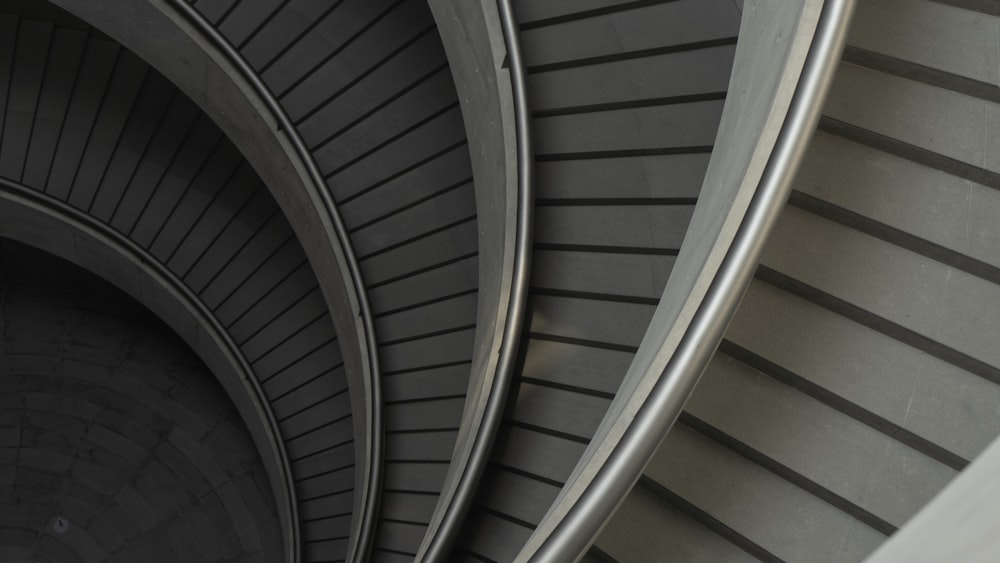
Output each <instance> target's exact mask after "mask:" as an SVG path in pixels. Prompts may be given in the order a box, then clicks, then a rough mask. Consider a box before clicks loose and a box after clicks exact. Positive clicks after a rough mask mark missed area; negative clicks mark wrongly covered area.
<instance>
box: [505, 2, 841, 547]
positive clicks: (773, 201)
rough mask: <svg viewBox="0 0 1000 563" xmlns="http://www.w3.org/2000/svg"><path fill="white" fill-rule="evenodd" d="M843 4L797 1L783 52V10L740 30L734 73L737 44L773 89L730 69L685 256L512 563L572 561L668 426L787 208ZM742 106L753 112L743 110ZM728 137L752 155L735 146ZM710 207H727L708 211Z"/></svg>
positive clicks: (750, 12)
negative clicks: (602, 412) (614, 389)
mask: <svg viewBox="0 0 1000 563" xmlns="http://www.w3.org/2000/svg"><path fill="white" fill-rule="evenodd" d="M854 1H855V0H825V1H824V0H803V2H802V4H801V5H800V7H801V16H800V17H798V18H797V22H795V24H794V26H793V29H792V30H791V31H792V34H791V36H790V37H786V38H785V39H786V43H784V44H783V43H782V42H781V38H782V36H781V32H780V31H778V30H775V29H774V24H775V23H777V22H778V21H779V20H780V19H781V18H782V17H789V10H788V6H786V5H784V3H772V4H771V5H770V8H771V9H772V10H777V12H772V14H771V16H772V17H771V18H760V19H761V20H762V21H760V22H756V23H757V24H758V25H759V27H757V28H753V29H752V30H749V31H748V30H747V29H746V28H744V29H742V30H741V33H740V43H739V44H738V47H737V63H738V62H739V60H740V58H741V52H742V56H744V57H746V56H747V53H748V50H749V48H748V47H747V46H746V45H748V44H749V45H750V46H751V48H752V47H757V48H758V49H759V50H760V51H762V53H757V58H758V59H761V61H762V62H763V63H764V64H765V65H767V64H771V65H772V66H771V67H770V69H769V70H770V72H771V73H772V74H771V75H770V76H771V77H773V78H775V79H776V80H775V82H774V83H766V80H767V78H768V74H767V73H766V72H764V73H757V72H753V73H751V72H748V71H747V70H746V69H744V70H743V73H742V74H738V73H740V72H741V69H740V67H738V66H737V67H736V69H735V70H734V74H733V78H732V80H731V84H730V96H729V97H727V102H726V106H725V109H724V113H723V123H722V125H721V126H720V133H719V137H718V139H717V146H716V150H715V151H714V152H713V155H712V162H711V163H710V165H709V171H708V173H707V174H706V178H705V184H704V185H703V192H702V197H700V198H699V202H698V206H697V207H696V210H695V215H694V216H693V217H692V225H691V227H690V228H689V230H688V234H687V236H686V237H685V247H686V248H682V249H681V254H680V255H679V256H678V259H677V262H676V263H675V266H674V271H673V273H672V275H671V279H670V281H669V282H668V284H667V288H666V289H665V290H664V293H663V297H662V298H661V300H660V304H659V306H658V307H657V310H656V313H655V314H654V317H653V321H652V322H651V324H650V328H649V329H648V330H647V333H646V335H645V337H644V338H643V342H642V344H641V345H640V347H639V350H638V352H637V353H636V356H635V359H634V360H633V362H632V365H631V366H630V367H629V371H628V373H627V374H626V378H625V382H624V383H623V385H622V388H621V390H620V391H619V393H618V395H617V396H616V397H615V400H614V401H613V403H612V405H611V408H610V409H609V412H608V414H607V416H605V418H604V420H603V421H602V423H601V427H600V428H599V429H598V432H597V435H595V437H594V439H593V440H592V442H591V445H590V446H589V447H588V449H587V451H586V452H585V453H584V457H583V459H582V460H581V461H580V463H579V464H578V465H577V467H576V469H575V470H574V472H573V474H572V475H571V476H570V479H569V480H568V481H567V484H566V485H565V486H564V487H563V489H562V491H561V493H560V496H559V497H558V498H557V499H556V503H554V505H553V507H552V508H550V510H549V512H548V513H547V514H546V515H545V517H544V518H543V520H542V522H541V523H540V524H539V526H538V527H537V528H536V530H535V533H534V534H532V536H531V538H529V541H528V543H527V545H526V546H525V547H524V549H522V551H521V552H520V553H519V554H518V556H517V560H518V561H528V560H530V561H570V560H575V559H579V558H580V557H582V556H583V554H584V552H585V551H586V549H587V548H588V547H589V546H590V544H591V543H592V542H593V541H594V539H595V538H596V536H597V534H598V533H599V532H600V530H601V528H602V527H603V526H604V524H605V523H606V521H607V520H608V518H610V517H611V515H612V514H613V513H614V511H615V509H616V508H617V507H618V505H619V504H620V503H621V502H622V501H623V500H624V498H625V496H626V495H627V493H628V491H629V490H630V489H631V488H632V486H633V485H634V484H635V482H636V480H638V478H639V476H640V475H641V474H642V471H643V469H644V467H645V466H646V464H647V463H648V461H649V460H650V458H651V457H652V456H653V454H654V453H655V451H656V449H657V448H658V447H659V444H660V443H661V442H662V440H663V438H664V437H665V436H666V434H667V432H668V431H669V429H670V427H671V426H672V425H673V423H674V421H675V420H676V419H677V417H678V416H679V414H680V411H681V409H682V408H683V406H684V403H685V402H686V401H687V399H688V397H689V396H690V394H691V393H692V392H693V390H694V388H695V385H696V384H697V382H698V379H699V378H700V377H701V374H702V372H703V371H704V369H705V367H706V366H707V364H708V361H709V360H710V359H711V357H712V355H713V354H714V352H715V350H716V348H717V347H718V344H719V342H720V341H721V339H722V336H723V333H724V332H725V329H726V327H727V326H728V324H729V321H730V319H731V318H732V316H733V314H734V313H735V312H736V308H737V306H738V305H739V302H740V300H741V299H742V296H743V293H744V292H745V291H746V288H747V286H748V285H749V283H750V280H751V279H752V276H753V272H754V270H755V269H756V265H757V263H758V261H759V259H760V255H761V253H762V251H763V247H764V243H765V241H766V239H767V236H768V234H769V233H770V231H771V230H772V228H773V226H774V223H775V222H776V220H777V217H778V215H779V213H780V211H781V209H782V208H783V206H784V203H785V201H786V200H787V198H788V194H789V191H790V189H791V182H792V179H793V177H794V175H795V172H796V171H797V169H798V166H799V164H800V163H801V160H802V157H803V155H804V152H805V147H806V145H807V143H808V141H809V139H810V137H811V135H812V131H813V130H814V129H815V127H816V123H817V121H818V119H819V111H820V108H821V106H822V103H823V100H824V97H825V94H826V92H827V91H828V89H829V85H830V83H831V81H832V76H833V73H834V70H835V69H836V65H837V62H838V61H839V58H840V53H841V52H842V50H843V45H844V40H845V37H846V30H847V26H848V23H849V22H850V17H851V13H852V11H853V7H854ZM758 8H759V7H758V6H756V5H755V4H754V3H752V2H747V3H746V5H745V11H744V15H743V26H748V25H749V24H748V23H747V22H748V21H749V20H748V18H754V17H757V15H756V14H755V13H754V12H755V10H756V9H758ZM813 22H815V23H813ZM765 31H769V32H770V33H765ZM772 34H773V35H772ZM782 45H783V46H784V47H785V49H786V51H785V52H779V53H777V54H778V55H780V56H778V57H774V56H768V57H763V56H761V55H774V54H775V53H773V52H768V49H774V48H777V47H776V46H782ZM779 64H780V65H781V66H780V67H775V66H773V65H779ZM761 75H763V76H761ZM761 81H765V83H764V84H763V85H762V84H760V82H761ZM761 88H773V92H772V93H773V95H772V96H769V97H766V98H763V99H761V98H754V92H760V91H761V90H760V89H761ZM748 92H751V93H750V94H749V95H748V94H747V93H748ZM765 92H767V91H766V90H765ZM733 94H738V95H733ZM747 99H749V100H750V102H755V101H756V102H759V104H757V105H754V104H752V103H745V102H746V101H747ZM753 110H757V111H759V112H762V113H761V114H760V115H758V116H757V118H754V119H749V125H748V124H746V123H744V124H739V120H738V119H737V118H736V116H738V115H739V114H740V112H741V111H742V112H744V114H746V113H747V112H748V111H753ZM761 116H764V119H760V117H761ZM727 118H728V119H729V120H730V121H729V122H728V123H727ZM727 127H728V129H727ZM727 133H729V135H728V136H727ZM740 134H742V135H743V137H747V138H748V139H749V140H750V141H751V142H752V146H750V147H747V146H742V147H740V146H735V145H734V144H733V143H734V138H736V139H739V138H742V137H740ZM726 143H729V146H728V148H729V149H731V150H732V151H733V152H735V153H737V154H736V157H741V156H742V157H746V158H745V162H736V163H733V162H726V161H725V159H726V158H727V157H730V160H732V156H731V155H727V154H726V153H727V151H726V150H723V149H722V148H721V146H720V145H725V144H726ZM750 149H752V150H750ZM713 167H714V168H715V169H714V170H713ZM716 181H718V184H716V183H715V182H716ZM726 190H728V191H729V192H733V193H731V194H730V193H728V192H727V191H726ZM713 191H714V192H715V193H712V192H713ZM706 192H707V196H706ZM720 194H721V195H720ZM713 205H714V206H716V207H723V208H725V207H726V206H727V205H729V206H730V207H729V209H722V210H721V212H716V211H718V210H716V209H715V207H713ZM699 208H700V209H699ZM710 211H711V212H710ZM692 248H693V249H694V250H692ZM685 250H687V252H685ZM678 301H679V302H678Z"/></svg>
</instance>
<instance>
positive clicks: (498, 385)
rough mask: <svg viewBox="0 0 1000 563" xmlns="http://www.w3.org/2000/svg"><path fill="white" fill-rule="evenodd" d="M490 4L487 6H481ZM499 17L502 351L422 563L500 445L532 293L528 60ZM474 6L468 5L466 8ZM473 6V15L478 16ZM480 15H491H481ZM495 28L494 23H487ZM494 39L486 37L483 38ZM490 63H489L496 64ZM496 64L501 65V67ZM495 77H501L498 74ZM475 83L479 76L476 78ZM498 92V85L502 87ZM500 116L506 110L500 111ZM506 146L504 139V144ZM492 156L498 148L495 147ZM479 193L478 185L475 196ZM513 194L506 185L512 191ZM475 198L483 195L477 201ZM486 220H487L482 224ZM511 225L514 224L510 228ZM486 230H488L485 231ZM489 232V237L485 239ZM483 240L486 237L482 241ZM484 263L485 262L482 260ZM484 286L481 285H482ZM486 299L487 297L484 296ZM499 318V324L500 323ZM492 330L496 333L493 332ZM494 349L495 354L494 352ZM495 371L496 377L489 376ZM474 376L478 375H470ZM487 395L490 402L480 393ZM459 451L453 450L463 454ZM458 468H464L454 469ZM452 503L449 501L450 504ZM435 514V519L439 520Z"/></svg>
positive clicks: (445, 542) (457, 520) (500, 0)
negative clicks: (508, 198) (509, 207)
mask: <svg viewBox="0 0 1000 563" xmlns="http://www.w3.org/2000/svg"><path fill="white" fill-rule="evenodd" d="M484 4H485V3H484ZM496 4H497V8H498V11H499V14H498V20H499V24H500V27H501V30H502V34H503V42H504V44H505V47H506V55H507V67H508V73H509V78H510V88H511V98H512V100H510V101H512V104H513V130H514V137H515V139H514V143H515V166H516V176H517V181H516V183H515V185H514V192H515V201H516V206H515V209H514V213H513V216H511V215H510V214H507V216H506V218H505V220H506V224H505V225H504V229H505V233H500V234H502V235H504V234H510V233H513V236H514V244H513V247H512V248H511V249H510V252H509V255H510V260H509V263H508V261H507V260H506V258H508V256H504V258H505V260H501V261H500V262H501V263H502V264H503V271H502V272H501V273H500V275H499V277H500V278H501V279H500V280H493V281H494V282H496V285H497V286H499V287H500V289H499V291H500V292H501V293H504V292H506V293H507V295H506V299H504V297H503V296H501V297H500V299H501V300H505V301H506V302H505V303H501V304H500V305H501V306H499V307H497V308H496V317H497V318H496V319H494V320H495V321H497V322H501V321H502V322H501V324H500V326H501V327H502V331H501V334H500V335H499V336H500V338H499V346H498V348H494V347H493V346H484V348H485V351H486V353H487V354H490V353H496V354H497V356H498V357H497V360H496V363H495V364H493V365H494V366H495V367H493V369H492V370H491V367H490V362H484V363H485V364H486V365H485V366H484V370H485V371H484V373H482V374H481V375H480V376H479V381H472V382H471V383H470V389H473V390H475V389H476V388H477V385H476V384H477V383H478V384H479V385H480V386H481V387H480V388H479V389H478V391H479V396H472V395H471V394H470V397H469V398H468V399H467V400H468V401H477V400H478V401H480V404H477V405H476V407H478V408H474V409H467V414H466V416H464V417H463V420H462V425H463V430H469V431H472V432H474V434H473V435H472V436H470V440H471V447H469V448H468V450H467V451H465V452H462V453H464V455H465V456H466V457H464V459H459V457H458V454H456V457H453V460H452V464H453V468H452V470H453V471H454V472H455V475H454V479H455V481H456V484H455V485H454V486H453V488H452V489H451V490H450V491H445V493H444V494H443V495H442V497H443V498H442V504H443V505H444V506H443V510H440V512H441V514H440V520H439V521H437V522H435V524H437V527H436V528H434V527H433V525H432V528H431V529H430V530H429V532H428V537H427V538H426V539H425V541H424V543H425V545H423V546H421V551H420V552H418V554H417V559H418V560H422V561H435V562H437V561H445V560H447V558H448V555H449V552H450V550H451V547H452V545H453V544H454V542H455V539H456V538H457V536H458V534H459V532H460V531H461V528H462V525H463V524H464V520H465V516H466V514H467V513H468V511H469V508H470V507H471V506H472V502H473V500H474V499H475V495H476V492H477V490H478V487H479V482H480V481H481V480H482V476H483V473H484V472H485V470H486V466H487V464H488V463H489V459H490V454H491V452H492V450H493V444H494V442H495V440H496V435H497V431H498V430H499V428H500V422H501V420H502V418H503V412H504V406H505V405H506V402H507V395H508V393H509V391H510V385H511V381H512V379H513V377H514V375H513V374H514V367H515V364H516V363H517V353H518V350H519V348H520V343H521V332H522V329H523V326H524V317H525V309H526V302H527V295H528V281H529V276H530V268H531V241H532V232H533V223H534V153H533V148H532V142H531V131H530V117H531V114H530V111H529V109H528V104H527V87H526V81H525V71H524V62H523V59H522V56H521V47H520V42H519V39H518V36H517V23H516V20H515V18H514V12H513V8H512V6H511V2H509V0H497V2H496ZM470 6H472V4H471V3H470V4H469V5H467V6H466V8H469V7H470ZM475 9H476V8H475V7H472V8H470V10H473V11H474V10H475ZM479 15H481V16H483V17H490V16H489V15H487V14H485V13H482V14H479ZM489 23H493V22H489ZM480 39H481V40H483V41H489V39H488V38H485V37H484V38H480ZM491 62H492V61H491ZM496 63H499V61H496ZM498 74H500V72H499V71H498ZM477 78H478V75H477ZM498 89H500V88H499V86H498ZM501 113H503V112H501ZM509 125H510V124H508V123H501V124H500V125H499V130H500V133H501V136H502V135H503V132H504V129H505V128H506V127H508V126H509ZM502 143H503V140H501V144H502ZM494 150H496V149H495V148H494ZM479 189H480V187H479V186H477V191H478V190H479ZM507 189H508V190H509V189H510V187H509V184H508V186H507ZM477 197H478V196H477ZM481 222H482V221H481ZM512 223H513V224H512ZM484 229H485V227H484ZM485 234H489V233H485ZM480 240H482V237H480ZM481 263H482V261H481ZM506 280H510V285H509V288H504V287H503V286H504V282H505V281H506ZM480 287H481V288H482V284H481V285H480ZM481 298H482V297H481ZM501 317H502V318H501ZM495 328H496V327H495V325H491V326H483V325H482V324H480V325H478V326H477V331H483V332H491V333H494V332H495ZM491 329H493V330H491ZM480 338H483V339H484V340H492V339H494V334H489V335H485V334H484V335H477V341H478V340H479V339H480ZM494 350H496V352H494ZM478 351H479V350H477V352H478ZM490 372H491V373H490ZM473 377H476V374H473ZM483 393H485V394H486V397H485V399H482V398H481V396H482V394H483ZM459 449H460V448H459V445H456V452H458V451H459ZM455 466H459V467H455ZM445 497H447V498H445ZM437 515H438V514H437V511H436V513H435V516H437Z"/></svg>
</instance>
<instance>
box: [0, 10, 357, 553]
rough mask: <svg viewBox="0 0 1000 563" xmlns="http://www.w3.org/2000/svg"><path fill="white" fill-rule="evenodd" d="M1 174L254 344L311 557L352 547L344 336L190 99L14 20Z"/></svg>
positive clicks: (48, 29) (250, 174) (105, 52)
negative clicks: (66, 210) (152, 269)
mask: <svg viewBox="0 0 1000 563" xmlns="http://www.w3.org/2000/svg"><path fill="white" fill-rule="evenodd" d="M0 25H2V26H3V28H4V32H3V34H2V35H3V40H4V41H5V44H4V45H3V47H2V48H0V60H2V61H3V63H2V65H0V68H2V72H0V75H2V77H3V78H2V82H3V84H4V85H5V88H0V96H3V98H2V101H3V104H2V106H3V108H4V111H3V112H2V115H3V129H2V131H3V136H2V139H0V176H2V177H3V178H4V179H7V180H10V181H12V182H15V183H18V184H20V185H22V186H23V187H24V188H25V189H27V190H31V191H32V193H33V194H34V195H33V197H35V198H36V199H37V200H38V201H39V202H41V205H43V206H44V205H47V204H46V203H45V202H53V203H52V204H51V205H52V206H54V207H58V206H59V205H60V204H63V205H69V206H70V207H71V208H73V209H75V210H76V211H77V212H80V213H84V214H86V215H87V216H89V217H90V218H92V219H93V220H96V221H98V222H100V223H101V224H103V225H105V226H107V227H108V228H110V229H113V230H114V231H116V232H117V233H119V234H120V235H121V236H124V237H127V238H128V239H129V240H131V241H132V242H133V243H135V244H136V245H138V246H139V247H141V248H142V249H144V250H145V251H146V252H148V254H149V255H150V256H152V257H153V259H155V260H156V261H158V262H159V263H160V264H161V265H162V266H163V267H165V268H166V269H167V270H169V271H170V272H172V274H173V275H175V276H176V277H177V278H178V279H180V280H182V283H183V284H184V285H185V286H186V287H187V288H188V289H190V291H191V292H192V293H193V294H194V295H196V296H197V300H198V301H199V302H200V304H201V305H202V306H204V307H205V308H207V309H208V310H209V311H211V315H212V316H213V317H214V318H215V319H216V320H217V321H218V323H219V324H221V326H223V327H225V331H226V333H227V334H228V336H229V337H230V338H231V339H232V340H233V341H234V342H235V343H236V345H237V346H238V348H237V349H238V352H239V353H240V354H242V356H243V360H244V361H245V362H246V363H248V364H249V366H250V368H251V369H252V371H253V373H254V375H255V376H256V378H257V382H258V384H259V386H260V388H261V390H262V392H263V394H264V397H263V400H265V401H266V402H267V403H268V404H269V409H270V410H271V412H272V413H273V416H274V418H275V421H276V423H277V425H278V428H279V429H280V433H281V436H280V440H281V441H282V442H283V444H284V445H283V447H284V449H285V450H286V452H287V454H286V455H287V457H288V458H289V460H290V466H291V471H292V475H291V477H292V479H293V480H294V487H295V491H296V493H297V495H298V496H299V501H300V502H299V505H298V506H297V507H296V510H297V512H298V517H299V518H301V520H302V522H303V531H302V539H303V542H304V545H305V547H304V554H305V558H306V559H323V558H327V557H332V556H335V555H337V554H338V553H340V552H341V551H342V550H343V549H344V544H345V542H346V535H347V532H346V529H347V526H348V525H349V519H350V512H351V508H350V507H351V499H352V495H353V491H352V483H353V449H352V448H353V429H352V426H351V417H350V409H349V404H348V402H347V397H346V393H345V391H346V383H345V381H344V374H343V371H342V367H341V361H340V352H339V349H338V346H337V342H336V335H335V334H334V331H333V326H332V323H331V322H330V317H329V314H328V312H327V310H326V307H325V304H324V302H323V299H322V296H321V294H320V292H319V289H318V286H317V282H316V278H315V276H314V275H313V273H312V270H311V269H310V267H309V264H308V263H307V262H306V259H305V255H304V254H303V251H302V248H301V246H300V245H299V244H298V241H297V239H296V238H295V236H294V235H293V234H292V230H291V228H290V226H289V224H288V222H287V220H286V219H285V217H284V215H282V213H281V212H280V211H279V209H278V207H277V205H276V204H275V202H274V200H273V198H272V197H271V196H270V194H269V192H268V191H267V189H266V188H265V187H264V186H263V185H262V183H261V181H260V179H259V178H258V177H257V176H256V174H255V173H254V171H253V169H252V168H251V167H250V166H249V164H248V163H247V162H246V161H245V160H244V159H243V158H242V156H241V155H240V154H239V152H238V151H237V150H236V149H235V147H234V146H233V145H232V144H231V143H230V142H229V140H228V139H226V138H225V136H224V135H223V134H222V133H221V132H220V131H219V129H218V128H217V127H216V126H215V124H214V123H213V122H212V121H211V120H210V119H208V118H207V117H206V116H205V115H204V114H203V113H201V111H200V110H199V109H198V108H197V107H196V106H195V105H194V103H192V102H191V101H190V100H189V99H188V98H187V97H186V96H184V95H183V93H181V92H180V91H179V90H177V89H176V88H175V87H174V86H173V85H171V84H170V83H169V82H168V81H167V80H166V79H165V78H163V77H162V76H161V75H160V74H159V73H157V72H156V71H154V70H152V69H150V68H149V67H148V66H147V65H146V64H145V63H144V62H142V61H141V60H140V59H138V58H137V57H136V56H135V55H133V54H132V53H131V52H129V51H127V50H125V49H124V48H122V47H120V46H119V45H117V44H115V43H114V42H112V41H110V40H108V39H107V38H105V37H103V36H100V35H99V34H96V33H92V32H91V31H90V30H89V29H88V28H87V27H86V26H83V25H81V24H77V25H76V26H67V25H64V24H53V23H52V22H49V21H42V20H33V19H30V15H27V16H23V17H19V16H17V15H13V14H12V15H5V16H4V17H3V18H2V20H0Z"/></svg>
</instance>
